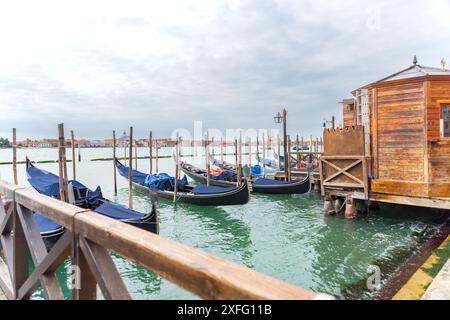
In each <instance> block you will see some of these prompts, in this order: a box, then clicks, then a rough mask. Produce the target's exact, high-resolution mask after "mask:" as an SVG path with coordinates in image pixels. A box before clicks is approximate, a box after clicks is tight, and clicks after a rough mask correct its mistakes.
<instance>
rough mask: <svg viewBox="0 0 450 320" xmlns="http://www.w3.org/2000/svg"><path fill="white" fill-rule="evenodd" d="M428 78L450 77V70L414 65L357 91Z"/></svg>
mask: <svg viewBox="0 0 450 320" xmlns="http://www.w3.org/2000/svg"><path fill="white" fill-rule="evenodd" d="M426 76H450V70H449V69H443V68H435V67H427V66H422V65H420V64H413V65H412V66H410V67H408V68H406V69H403V70H401V71H399V72H396V73H394V74H391V75H390V76H387V77H385V78H383V79H381V80H378V81H375V82H372V83H369V84H367V85H365V86H362V87H360V88H358V89H356V90H359V89H363V88H367V87H369V86H371V85H376V84H379V83H384V82H390V81H395V80H404V79H412V78H419V77H426ZM356 90H354V91H352V94H354V93H355V92H356Z"/></svg>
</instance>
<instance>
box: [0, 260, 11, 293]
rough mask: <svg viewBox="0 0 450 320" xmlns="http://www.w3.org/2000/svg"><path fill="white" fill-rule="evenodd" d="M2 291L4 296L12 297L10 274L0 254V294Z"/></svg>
mask: <svg viewBox="0 0 450 320" xmlns="http://www.w3.org/2000/svg"><path fill="white" fill-rule="evenodd" d="M2 293H3V294H4V295H5V298H8V299H14V292H13V287H12V283H11V275H10V273H9V269H8V266H7V264H6V262H5V261H4V260H3V259H2V257H1V256H0V295H1V294H2ZM0 300H1V299H0Z"/></svg>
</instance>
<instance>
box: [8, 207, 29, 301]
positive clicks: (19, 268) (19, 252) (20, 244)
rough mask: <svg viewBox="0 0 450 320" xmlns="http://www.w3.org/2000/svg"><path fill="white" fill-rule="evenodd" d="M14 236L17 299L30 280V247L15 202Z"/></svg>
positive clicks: (13, 277) (13, 250) (13, 252)
mask: <svg viewBox="0 0 450 320" xmlns="http://www.w3.org/2000/svg"><path fill="white" fill-rule="evenodd" d="M11 205H12V206H13V234H14V236H11V237H12V248H11V249H12V256H13V268H12V285H13V290H14V298H15V299H17V297H18V295H19V289H20V287H21V286H22V285H23V284H24V282H25V281H26V280H27V278H28V272H29V270H28V246H27V241H26V239H25V233H24V231H23V228H22V224H21V223H20V220H19V215H18V214H17V208H16V204H15V202H14V200H13V202H12V203H11Z"/></svg>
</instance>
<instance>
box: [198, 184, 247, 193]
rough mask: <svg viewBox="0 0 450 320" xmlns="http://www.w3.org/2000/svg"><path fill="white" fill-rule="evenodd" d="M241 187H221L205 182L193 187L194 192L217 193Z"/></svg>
mask: <svg viewBox="0 0 450 320" xmlns="http://www.w3.org/2000/svg"><path fill="white" fill-rule="evenodd" d="M238 188H239V187H230V188H221V187H211V186H209V187H208V186H205V185H204V184H201V185H198V186H196V187H195V188H194V189H192V193H193V194H216V193H224V192H229V191H234V190H236V189H238Z"/></svg>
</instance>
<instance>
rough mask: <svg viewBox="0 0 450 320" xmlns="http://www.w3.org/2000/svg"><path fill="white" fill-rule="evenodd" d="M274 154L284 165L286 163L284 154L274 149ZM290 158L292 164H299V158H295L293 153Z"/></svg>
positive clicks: (293, 165)
mask: <svg viewBox="0 0 450 320" xmlns="http://www.w3.org/2000/svg"><path fill="white" fill-rule="evenodd" d="M273 155H274V157H275V159H276V160H278V161H279V162H280V163H281V164H282V165H283V164H284V156H282V155H279V154H278V153H276V152H275V151H274V153H273ZM290 159H291V166H292V167H295V166H296V165H297V159H295V158H294V157H293V156H292V155H291V156H290Z"/></svg>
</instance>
